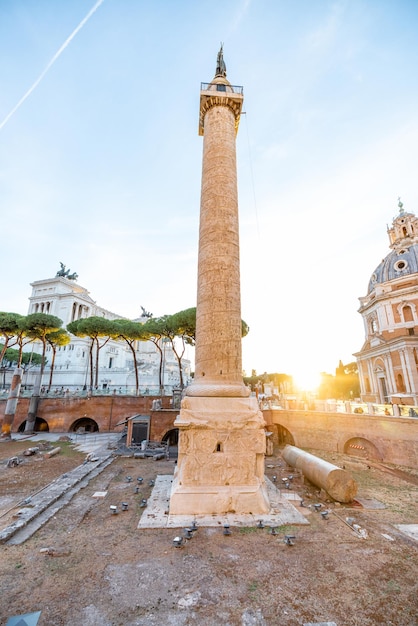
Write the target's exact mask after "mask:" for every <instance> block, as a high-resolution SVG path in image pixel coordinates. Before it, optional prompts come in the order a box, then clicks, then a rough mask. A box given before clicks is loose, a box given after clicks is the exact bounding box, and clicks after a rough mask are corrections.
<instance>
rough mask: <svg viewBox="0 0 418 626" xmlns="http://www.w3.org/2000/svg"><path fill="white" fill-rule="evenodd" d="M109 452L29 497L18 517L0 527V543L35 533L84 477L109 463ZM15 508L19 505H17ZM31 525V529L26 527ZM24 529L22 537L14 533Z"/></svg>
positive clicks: (22, 538)
mask: <svg viewBox="0 0 418 626" xmlns="http://www.w3.org/2000/svg"><path fill="white" fill-rule="evenodd" d="M112 461H113V457H112V454H111V452H110V451H109V452H106V453H105V454H104V455H103V456H102V457H101V458H100V459H99V461H96V462H90V463H83V465H79V466H78V467H76V468H74V469H73V470H71V471H70V472H67V473H66V474H62V475H61V476H59V477H58V478H57V479H55V480H54V481H53V482H52V483H50V484H49V485H47V486H46V487H45V488H44V489H42V490H41V491H39V492H38V493H36V494H35V495H33V496H31V497H30V498H28V499H27V500H28V501H27V503H25V504H26V506H22V507H20V508H19V509H18V513H17V514H18V518H17V519H16V520H15V521H14V522H12V523H11V524H9V525H8V526H6V528H3V529H2V530H0V543H6V542H7V543H23V541H25V540H26V539H27V537H28V536H30V535H31V534H33V533H34V532H36V530H38V529H39V528H40V527H41V526H42V525H43V524H45V522H47V521H48V519H50V517H52V516H53V515H55V513H56V512H57V511H58V510H60V509H61V508H62V507H63V506H65V504H67V503H68V502H69V501H70V500H71V498H72V497H73V496H74V495H75V494H76V493H77V492H78V491H79V490H80V489H81V487H82V485H83V484H84V483H83V481H84V479H87V478H88V480H90V479H91V478H92V477H93V476H94V475H97V474H99V473H100V472H101V471H103V470H104V469H105V467H107V465H109V464H110V463H112ZM16 508H18V507H16ZM29 525H31V528H30V529H29V528H27V527H28V526H29ZM26 528H27V532H25V533H23V535H24V536H22V537H19V538H18V537H17V533H19V532H22V531H23V529H26Z"/></svg>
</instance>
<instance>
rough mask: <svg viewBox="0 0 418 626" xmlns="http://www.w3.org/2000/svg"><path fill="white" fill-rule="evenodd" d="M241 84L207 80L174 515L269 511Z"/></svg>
mask: <svg viewBox="0 0 418 626" xmlns="http://www.w3.org/2000/svg"><path fill="white" fill-rule="evenodd" d="M242 92H243V90H242V87H237V86H233V85H231V84H230V83H229V81H228V80H227V78H226V67H225V63H224V59H223V51H222V47H221V49H220V51H219V53H218V58H217V67H216V74H215V77H214V79H213V80H212V82H211V83H209V84H206V83H203V84H202V88H201V93H200V120H199V134H200V135H203V166H202V187H201V202H200V231H199V262H198V287H197V307H196V362H195V377H194V381H193V383H192V384H191V385H190V387H188V388H187V389H186V396H185V397H184V398H183V400H182V404H181V410H180V415H179V416H178V417H177V419H176V421H175V426H176V427H178V429H179V456H178V462H177V468H176V473H175V476H174V481H173V486H172V491H171V498H170V514H174V515H176V514H178V515H193V514H196V515H198V514H203V515H207V514H219V515H221V514H226V513H237V514H240V513H242V514H244V513H254V514H260V513H266V512H268V511H269V502H268V497H267V490H266V485H265V482H264V453H265V446H266V437H265V431H264V419H263V415H262V413H261V411H260V410H259V408H258V403H257V400H256V398H250V397H249V390H248V389H247V388H246V386H245V385H244V383H243V380H242V357H241V334H242V328H241V294H240V267H239V224H238V190H237V168H236V146H235V137H236V134H237V131H238V125H239V120H240V114H241V109H242V103H243V93H242Z"/></svg>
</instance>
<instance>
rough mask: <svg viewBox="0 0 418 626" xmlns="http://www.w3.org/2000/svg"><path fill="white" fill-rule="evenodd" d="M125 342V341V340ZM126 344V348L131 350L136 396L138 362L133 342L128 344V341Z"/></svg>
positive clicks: (137, 388) (136, 392)
mask: <svg viewBox="0 0 418 626" xmlns="http://www.w3.org/2000/svg"><path fill="white" fill-rule="evenodd" d="M125 341H126V340H125ZM126 343H127V344H128V346H129V347H130V349H131V352H132V356H133V358H134V368H135V395H136V396H137V395H138V390H139V376H138V361H137V359H136V352H135V348H134V346H133V343H135V342H130V341H126Z"/></svg>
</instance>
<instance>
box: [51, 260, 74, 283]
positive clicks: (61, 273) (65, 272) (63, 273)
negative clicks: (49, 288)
mask: <svg viewBox="0 0 418 626" xmlns="http://www.w3.org/2000/svg"><path fill="white" fill-rule="evenodd" d="M60 265H61V269H60V270H58V272H57V273H56V276H61V278H68V280H77V278H78V274H77V273H76V272H73V273H72V274H70V272H71V270H67V269H65V265H64V263H61V261H60Z"/></svg>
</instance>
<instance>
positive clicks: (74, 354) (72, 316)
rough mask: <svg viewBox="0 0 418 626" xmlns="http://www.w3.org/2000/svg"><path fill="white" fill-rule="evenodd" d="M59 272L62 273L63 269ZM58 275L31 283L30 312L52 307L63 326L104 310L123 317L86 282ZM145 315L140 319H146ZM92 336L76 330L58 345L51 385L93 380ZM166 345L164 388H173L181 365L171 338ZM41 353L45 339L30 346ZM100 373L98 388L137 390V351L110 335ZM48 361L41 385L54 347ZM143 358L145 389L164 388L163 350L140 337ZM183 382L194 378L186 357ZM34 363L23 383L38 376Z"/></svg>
mask: <svg viewBox="0 0 418 626" xmlns="http://www.w3.org/2000/svg"><path fill="white" fill-rule="evenodd" d="M58 274H59V273H58ZM58 274H57V276H55V277H54V278H47V279H44V280H37V281H35V282H33V283H31V287H32V294H31V296H30V298H29V309H28V314H30V313H38V312H40V313H48V314H50V315H55V316H57V317H59V318H60V319H61V320H62V322H63V328H65V327H66V326H67V324H69V323H70V322H72V321H74V320H78V319H81V318H86V317H91V316H100V317H104V318H106V319H108V320H114V319H121V318H123V316H122V315H117V314H116V313H113V312H112V311H108V310H106V309H104V308H103V307H101V306H99V305H98V304H97V303H96V302H95V301H94V300H93V298H92V297H91V296H90V293H89V291H88V290H87V289H85V288H84V287H81V286H80V285H79V284H78V283H77V282H76V280H75V279H70V278H68V277H67V276H65V275H64V276H60V275H58ZM146 319H147V318H146V317H145V316H142V317H140V318H138V319H136V320H135V321H139V322H145V321H146ZM89 346H90V339H89V338H87V337H86V338H79V337H75V336H73V335H72V336H71V342H70V343H69V344H68V345H66V346H63V347H60V348H57V352H56V358H55V367H54V373H53V380H52V391H54V390H55V391H56V390H61V388H64V390H66V389H69V390H70V391H71V392H77V390H78V391H82V390H83V389H84V390H85V389H86V388H87V387H88V386H89V385H90V373H89ZM161 347H162V351H163V382H164V392H165V393H166V394H171V392H172V389H173V388H176V387H178V385H179V382H180V376H179V368H178V364H177V360H176V357H175V355H174V353H173V350H172V349H171V345H170V343H169V342H164V343H163V344H162V346H161ZM32 350H33V351H34V352H38V353H41V351H42V347H41V345H40V342H37V343H32V344H29V345H28V346H27V347H26V351H32ZM99 355H100V356H99V376H98V389H97V391H99V392H103V391H105V392H106V391H114V390H116V391H117V392H118V393H119V392H120V393H132V392H134V391H135V370H134V361H133V355H132V352H131V350H130V348H129V347H128V345H127V344H126V343H125V342H123V341H114V340H109V341H108V342H107V343H106V345H105V346H104V347H103V348H102V349H101V350H100V351H99ZM46 356H47V365H46V368H45V373H44V376H43V380H42V385H44V386H45V387H46V386H48V382H49V377H50V366H51V359H52V349H51V347H48V348H47V353H46ZM136 357H137V361H138V373H139V389H140V392H141V393H151V394H157V393H159V367H160V352H159V350H158V348H157V347H156V346H155V345H154V344H153V343H152V342H151V341H138V342H136ZM182 363H183V377H184V383H185V384H188V382H189V381H190V360H186V359H183V360H182ZM37 369H38V368H30V369H29V371H28V372H27V374H26V378H25V379H24V384H26V385H28V386H30V385H32V384H33V382H34V378H35V376H36V370H37Z"/></svg>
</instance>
